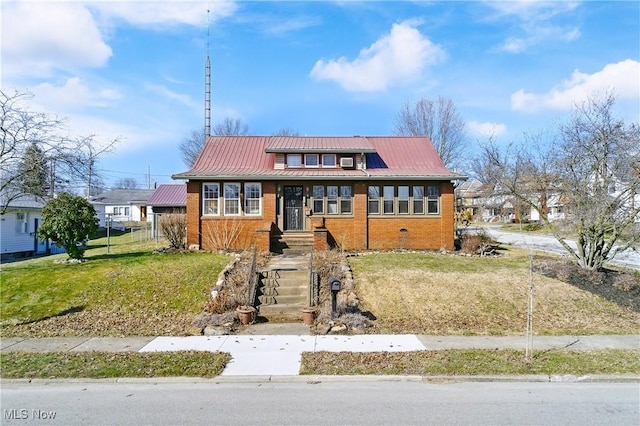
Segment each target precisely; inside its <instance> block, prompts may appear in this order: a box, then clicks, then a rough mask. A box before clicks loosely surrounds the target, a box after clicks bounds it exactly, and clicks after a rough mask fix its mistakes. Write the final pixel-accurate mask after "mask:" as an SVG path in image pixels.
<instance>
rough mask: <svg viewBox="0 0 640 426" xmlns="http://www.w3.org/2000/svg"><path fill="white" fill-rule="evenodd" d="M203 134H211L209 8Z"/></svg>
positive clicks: (207, 135) (206, 135)
mask: <svg viewBox="0 0 640 426" xmlns="http://www.w3.org/2000/svg"><path fill="white" fill-rule="evenodd" d="M204 135H205V137H209V136H210V135H211V61H210V59H209V9H207V60H206V62H205V64H204Z"/></svg>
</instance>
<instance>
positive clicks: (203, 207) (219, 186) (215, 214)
mask: <svg viewBox="0 0 640 426" xmlns="http://www.w3.org/2000/svg"><path fill="white" fill-rule="evenodd" d="M205 185H217V186H218V211H217V212H216V213H206V212H205V206H204V202H205V201H206V200H208V199H205V197H204V188H205ZM220 188H221V185H220V182H205V183H203V184H202V214H203V215H204V216H220V200H221V199H222V194H221V192H220ZM211 200H213V198H211Z"/></svg>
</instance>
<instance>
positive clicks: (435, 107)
mask: <svg viewBox="0 0 640 426" xmlns="http://www.w3.org/2000/svg"><path fill="white" fill-rule="evenodd" d="M465 127H466V124H465V122H464V120H463V119H462V117H461V116H460V114H459V113H458V110H457V109H456V106H455V104H454V103H453V101H452V100H451V99H449V98H443V97H439V98H438V99H437V100H436V101H433V100H431V99H425V98H421V99H420V100H418V101H417V102H415V103H414V104H412V103H410V102H406V103H405V104H404V105H403V107H402V109H401V110H400V112H399V113H398V115H397V116H396V119H395V129H394V131H393V134H394V135H396V136H428V137H429V139H431V142H432V143H433V146H434V147H435V149H436V151H437V152H438V155H439V156H440V158H441V159H442V161H443V162H444V164H445V165H446V166H447V167H449V168H456V167H458V166H460V163H461V162H462V160H463V152H464V149H465V147H466V142H467V135H466V130H465Z"/></svg>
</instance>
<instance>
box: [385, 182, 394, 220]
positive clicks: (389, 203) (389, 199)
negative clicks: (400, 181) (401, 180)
mask: <svg viewBox="0 0 640 426" xmlns="http://www.w3.org/2000/svg"><path fill="white" fill-rule="evenodd" d="M382 191H383V196H384V213H385V214H393V195H394V194H393V193H394V188H393V186H385V187H384V188H383V190H382Z"/></svg>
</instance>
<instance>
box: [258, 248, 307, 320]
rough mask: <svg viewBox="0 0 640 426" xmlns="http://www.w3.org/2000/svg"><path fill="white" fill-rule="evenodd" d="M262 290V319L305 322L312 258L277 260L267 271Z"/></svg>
mask: <svg viewBox="0 0 640 426" xmlns="http://www.w3.org/2000/svg"><path fill="white" fill-rule="evenodd" d="M260 275H261V279H260V283H259V286H258V301H259V305H258V306H257V308H258V311H259V315H260V316H263V317H266V318H267V319H268V320H276V321H282V320H295V321H298V320H301V318H302V314H301V309H302V308H304V307H305V306H307V293H308V281H309V256H308V255H298V256H289V255H287V256H277V257H274V258H272V259H271V261H270V262H269V263H268V264H267V265H266V266H265V268H263V270H262V271H261V273H260Z"/></svg>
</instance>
